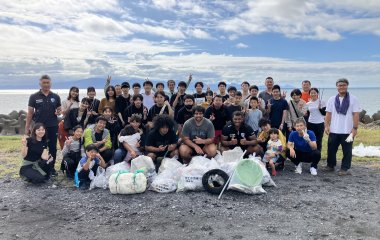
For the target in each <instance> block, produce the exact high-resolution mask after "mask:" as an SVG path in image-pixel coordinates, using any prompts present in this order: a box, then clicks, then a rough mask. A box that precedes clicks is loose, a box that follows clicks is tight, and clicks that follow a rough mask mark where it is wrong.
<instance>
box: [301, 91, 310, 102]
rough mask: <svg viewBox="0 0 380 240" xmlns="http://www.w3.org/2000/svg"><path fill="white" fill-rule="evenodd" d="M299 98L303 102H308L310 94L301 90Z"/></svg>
mask: <svg viewBox="0 0 380 240" xmlns="http://www.w3.org/2000/svg"><path fill="white" fill-rule="evenodd" d="M301 98H302V99H303V100H304V101H305V102H309V101H310V94H309V93H308V92H302V96H301Z"/></svg>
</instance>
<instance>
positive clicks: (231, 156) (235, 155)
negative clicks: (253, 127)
mask: <svg viewBox="0 0 380 240" xmlns="http://www.w3.org/2000/svg"><path fill="white" fill-rule="evenodd" d="M222 155H223V162H224V163H229V162H237V161H238V160H239V159H240V158H241V155H243V150H242V149H241V148H240V147H235V148H234V149H232V150H227V151H224V152H223V154H222Z"/></svg>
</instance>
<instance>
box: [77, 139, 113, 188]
mask: <svg viewBox="0 0 380 240" xmlns="http://www.w3.org/2000/svg"><path fill="white" fill-rule="evenodd" d="M99 166H100V167H102V168H106V166H107V164H106V162H105V161H104V159H103V158H102V156H101V155H100V154H99V149H98V148H97V147H96V146H95V145H94V144H90V145H88V146H87V147H86V156H85V157H83V158H82V159H81V160H80V161H79V164H78V167H77V172H78V179H79V181H80V182H85V183H89V182H91V180H93V179H94V177H95V175H96V170H97V169H98V167H99Z"/></svg>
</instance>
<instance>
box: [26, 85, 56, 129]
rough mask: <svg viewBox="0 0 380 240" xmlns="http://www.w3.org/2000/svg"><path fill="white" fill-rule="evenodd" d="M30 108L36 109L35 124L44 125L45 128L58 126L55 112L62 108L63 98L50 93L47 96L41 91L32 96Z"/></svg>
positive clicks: (29, 103)
mask: <svg viewBox="0 0 380 240" xmlns="http://www.w3.org/2000/svg"><path fill="white" fill-rule="evenodd" d="M28 106H29V107H32V108H34V114H33V121H34V122H40V123H43V124H44V125H45V127H55V126H58V121H57V115H56V114H55V111H56V109H57V108H58V107H60V106H61V98H60V97H59V96H58V95H57V94H55V93H53V92H49V94H48V95H47V96H45V95H44V94H43V93H42V91H41V90H40V91H38V92H36V93H34V94H32V95H30V97H29V102H28Z"/></svg>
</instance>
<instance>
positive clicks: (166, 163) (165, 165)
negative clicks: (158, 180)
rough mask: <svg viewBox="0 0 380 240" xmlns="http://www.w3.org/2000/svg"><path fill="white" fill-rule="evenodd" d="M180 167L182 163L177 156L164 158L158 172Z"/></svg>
mask: <svg viewBox="0 0 380 240" xmlns="http://www.w3.org/2000/svg"><path fill="white" fill-rule="evenodd" d="M179 167H182V163H180V162H179V161H178V160H177V158H176V157H174V158H164V159H162V161H161V165H160V168H159V169H158V174H160V173H162V172H164V171H166V170H167V169H178V168H179Z"/></svg>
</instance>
